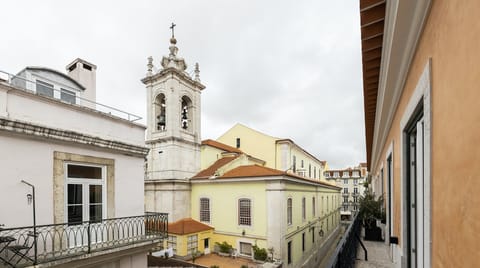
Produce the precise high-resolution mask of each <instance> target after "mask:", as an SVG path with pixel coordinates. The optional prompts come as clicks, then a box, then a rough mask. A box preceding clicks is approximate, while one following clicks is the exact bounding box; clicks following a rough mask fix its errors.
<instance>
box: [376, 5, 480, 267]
mask: <svg viewBox="0 0 480 268" xmlns="http://www.w3.org/2000/svg"><path fill="white" fill-rule="evenodd" d="M479 12H480V1H476V0H468V1H448V0H438V1H432V7H431V10H430V15H429V17H428V19H427V22H426V24H425V28H424V32H423V34H422V36H421V39H420V42H419V44H418V47H417V52H416V54H415V56H414V59H413V62H412V65H411V66H410V70H409V73H408V77H407V81H406V84H405V87H404V91H403V93H402V97H401V100H400V102H399V105H398V108H397V112H396V115H395V117H394V121H393V124H392V129H391V130H390V133H389V136H388V138H387V141H386V144H385V145H384V148H383V152H382V154H381V159H382V160H383V161H384V162H383V166H386V162H385V158H386V153H387V152H386V151H387V149H388V147H389V145H390V144H391V142H392V141H393V142H394V149H393V150H394V156H393V157H394V187H395V190H394V198H395V200H394V204H395V206H394V218H395V223H394V224H395V226H394V234H395V235H396V236H398V237H399V239H401V234H400V229H401V218H400V214H401V213H400V210H401V205H400V202H401V178H400V169H401V166H400V165H401V162H400V159H401V157H402V156H401V147H400V146H401V144H400V133H401V132H400V131H401V130H400V119H401V117H402V115H403V113H404V111H405V107H406V105H407V103H408V101H409V98H410V96H411V95H412V92H413V90H414V89H415V87H416V85H417V83H418V80H419V78H420V75H421V74H422V72H423V70H424V67H425V66H426V64H427V62H428V59H429V58H432V70H431V71H432V95H431V97H432V99H431V101H432V103H431V105H432V242H433V245H432V267H476V266H477V265H478V256H480V253H478V247H477V245H478V241H480V19H479V14H480V13H479ZM381 165H382V163H381V162H380V163H378V164H377V165H376V166H375V169H374V172H373V174H375V170H377V171H378V170H380V166H381ZM384 185H387V184H386V183H385V182H384ZM401 243H402V241H400V244H401Z"/></svg>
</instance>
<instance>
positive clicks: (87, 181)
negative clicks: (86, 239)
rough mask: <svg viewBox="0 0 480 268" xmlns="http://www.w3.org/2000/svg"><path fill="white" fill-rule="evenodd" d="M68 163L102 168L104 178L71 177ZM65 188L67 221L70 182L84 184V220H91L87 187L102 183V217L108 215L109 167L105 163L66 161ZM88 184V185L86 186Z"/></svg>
mask: <svg viewBox="0 0 480 268" xmlns="http://www.w3.org/2000/svg"><path fill="white" fill-rule="evenodd" d="M68 165H77V166H88V167H97V168H101V169H102V178H101V179H85V178H71V177H68ZM64 170H65V174H64V175H65V186H64V187H65V188H64V209H65V219H64V220H65V222H68V185H69V184H81V185H82V195H83V197H82V201H83V203H82V206H83V213H82V215H83V219H82V221H88V220H90V210H89V209H90V202H89V196H88V194H87V191H85V188H88V185H102V219H106V217H107V192H108V191H107V183H106V177H107V167H106V166H105V165H95V164H89V163H79V162H65V163H64ZM86 186H87V187H86Z"/></svg>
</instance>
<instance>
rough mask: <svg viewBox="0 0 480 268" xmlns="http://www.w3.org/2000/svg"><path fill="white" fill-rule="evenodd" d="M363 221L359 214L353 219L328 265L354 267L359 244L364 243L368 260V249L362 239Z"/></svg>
mask: <svg viewBox="0 0 480 268" xmlns="http://www.w3.org/2000/svg"><path fill="white" fill-rule="evenodd" d="M361 228H362V226H361V222H360V219H359V218H358V215H356V216H355V218H354V219H353V222H352V224H350V226H349V227H348V228H347V231H345V234H344V236H343V238H342V239H341V240H340V242H338V245H337V248H336V249H335V252H334V253H333V254H332V255H331V257H330V259H329V260H328V263H327V266H326V267H331V268H333V267H335V268H350V267H354V265H355V259H356V258H357V248H358V244H359V243H360V245H362V248H363V250H364V251H365V260H367V249H366V248H365V246H364V245H363V243H362V241H361V240H360V237H359V235H360V230H361Z"/></svg>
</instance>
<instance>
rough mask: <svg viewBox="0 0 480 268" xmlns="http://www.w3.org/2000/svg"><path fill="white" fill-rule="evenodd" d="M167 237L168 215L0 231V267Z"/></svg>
mask: <svg viewBox="0 0 480 268" xmlns="http://www.w3.org/2000/svg"><path fill="white" fill-rule="evenodd" d="M167 236H168V214H166V213H151V212H147V213H146V214H145V215H141V216H133V217H123V218H112V219H105V220H101V221H84V222H77V223H61V224H50V225H38V226H29V227H19V228H8V229H0V267H2V265H7V266H9V267H25V266H30V265H35V264H40V263H47V262H51V261H57V260H60V259H66V258H71V257H75V256H78V255H84V254H88V253H94V252H99V251H103V250H107V249H108V250H111V249H115V248H120V247H124V246H129V245H134V244H138V243H152V244H153V243H159V242H161V241H162V240H163V239H164V238H167Z"/></svg>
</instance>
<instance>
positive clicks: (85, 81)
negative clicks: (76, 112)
mask: <svg viewBox="0 0 480 268" xmlns="http://www.w3.org/2000/svg"><path fill="white" fill-rule="evenodd" d="M66 69H67V74H68V76H70V77H71V78H73V79H75V81H77V82H78V83H80V84H81V85H82V86H84V87H85V91H84V92H82V93H81V97H82V98H85V99H87V100H90V101H93V102H96V101H97V86H96V80H97V79H96V76H97V75H96V71H97V66H96V65H95V64H92V63H90V62H88V61H86V60H82V59H80V58H77V59H75V60H74V61H73V62H72V63H70V64H68V65H67V67H66ZM82 102H83V103H82V105H84V106H87V107H90V108H93V109H95V103H91V102H86V101H82Z"/></svg>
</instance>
